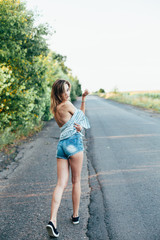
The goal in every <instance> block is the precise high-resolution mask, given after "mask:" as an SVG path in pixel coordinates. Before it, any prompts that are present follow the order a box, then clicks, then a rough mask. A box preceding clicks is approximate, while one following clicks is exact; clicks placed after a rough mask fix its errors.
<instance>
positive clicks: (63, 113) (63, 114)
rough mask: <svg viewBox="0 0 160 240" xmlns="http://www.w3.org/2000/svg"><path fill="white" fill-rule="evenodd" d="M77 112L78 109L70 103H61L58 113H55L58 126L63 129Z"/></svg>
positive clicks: (57, 109)
mask: <svg viewBox="0 0 160 240" xmlns="http://www.w3.org/2000/svg"><path fill="white" fill-rule="evenodd" d="M75 110H76V108H75V107H74V105H73V104H72V103H71V102H69V101H65V102H62V103H60V104H59V105H58V106H57V108H56V112H55V113H54V118H55V120H56V122H57V124H58V126H59V127H62V126H63V125H64V124H65V123H67V122H68V121H69V120H70V119H71V117H72V116H73V114H74V112H75Z"/></svg>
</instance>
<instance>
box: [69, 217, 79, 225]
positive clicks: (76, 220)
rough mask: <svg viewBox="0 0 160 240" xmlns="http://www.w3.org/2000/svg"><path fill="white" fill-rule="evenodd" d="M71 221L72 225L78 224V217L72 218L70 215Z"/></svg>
mask: <svg viewBox="0 0 160 240" xmlns="http://www.w3.org/2000/svg"><path fill="white" fill-rule="evenodd" d="M71 220H72V223H73V224H78V223H79V216H78V217H73V215H72V216H71Z"/></svg>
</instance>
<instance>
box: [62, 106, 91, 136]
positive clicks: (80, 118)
mask: <svg viewBox="0 0 160 240" xmlns="http://www.w3.org/2000/svg"><path fill="white" fill-rule="evenodd" d="M74 123H77V124H80V125H81V126H82V127H84V128H86V129H88V128H90V124H89V121H88V118H87V117H86V116H85V115H84V113H83V112H82V111H81V110H79V109H77V108H76V111H75V113H74V114H73V116H72V117H71V119H70V120H69V121H68V122H66V123H65V124H64V125H63V126H62V127H61V128H60V139H59V140H63V139H66V138H69V137H71V136H72V135H73V134H75V133H76V132H77V130H76V128H75V127H74ZM79 133H80V134H81V135H82V136H83V134H82V133H81V132H79Z"/></svg>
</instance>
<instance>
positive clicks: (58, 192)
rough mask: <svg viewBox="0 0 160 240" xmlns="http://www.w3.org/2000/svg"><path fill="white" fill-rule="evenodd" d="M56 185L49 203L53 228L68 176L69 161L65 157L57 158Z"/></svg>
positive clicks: (55, 224)
mask: <svg viewBox="0 0 160 240" xmlns="http://www.w3.org/2000/svg"><path fill="white" fill-rule="evenodd" d="M57 178H58V180H57V185H56V187H55V189H54V192H53V196H52V203H51V218H50V221H51V222H53V224H54V226H55V228H56V227H57V212H58V209H59V206H60V203H61V199H62V194H63V191H64V189H65V187H66V186H67V183H68V178H69V162H68V160H66V159H60V158H57Z"/></svg>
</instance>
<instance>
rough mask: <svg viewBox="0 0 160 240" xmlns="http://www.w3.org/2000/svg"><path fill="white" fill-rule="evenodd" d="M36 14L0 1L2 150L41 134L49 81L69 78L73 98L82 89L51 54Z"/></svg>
mask: <svg viewBox="0 0 160 240" xmlns="http://www.w3.org/2000/svg"><path fill="white" fill-rule="evenodd" d="M36 17H37V16H35V15H34V13H33V12H32V11H29V10H27V8H26V5H25V3H23V2H22V1H20V0H14V1H13V0H0V26H1V27H0V150H7V149H8V148H7V147H8V146H9V145H10V144H11V145H13V146H14V144H15V143H16V144H17V142H20V141H21V140H22V139H25V138H26V137H27V136H31V135H32V134H34V133H35V132H37V131H40V130H41V128H42V127H43V126H44V124H45V121H48V120H50V119H51V118H52V117H53V116H52V114H51V113H50V111H49V109H50V93H51V87H52V84H53V82H54V81H55V80H56V79H58V78H61V79H66V80H69V81H70V82H71V84H72V90H71V100H72V101H74V100H75V99H76V98H77V96H80V95H81V93H82V92H81V85H80V83H79V80H78V78H77V77H75V76H73V75H72V71H71V69H69V68H68V67H67V66H66V65H65V61H66V57H65V56H62V55H60V54H58V53H56V52H54V51H51V50H50V49H49V47H48V44H47V40H46V39H47V37H49V36H50V35H51V34H52V33H51V32H53V30H51V29H50V26H48V25H47V24H40V25H39V26H36V25H35V19H36Z"/></svg>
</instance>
